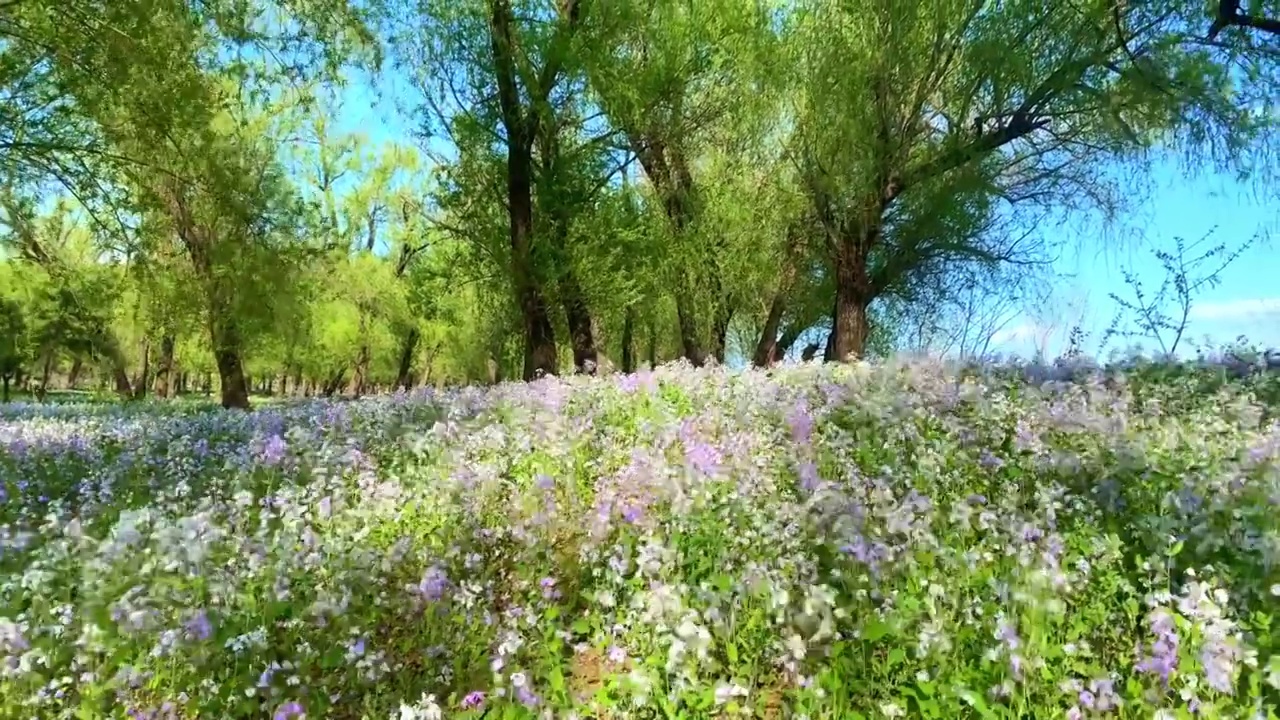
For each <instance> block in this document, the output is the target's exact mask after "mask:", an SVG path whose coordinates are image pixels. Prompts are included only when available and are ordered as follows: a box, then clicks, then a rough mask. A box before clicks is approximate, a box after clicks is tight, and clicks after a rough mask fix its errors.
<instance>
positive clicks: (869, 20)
mask: <svg viewBox="0 0 1280 720" xmlns="http://www.w3.org/2000/svg"><path fill="white" fill-rule="evenodd" d="M1272 18H1280V2H1277V1H1276V0H1267V1H1266V2H1254V3H1246V4H1245V6H1243V7H1242V6H1241V3H1240V2H1238V0H1237V1H1235V2H1232V1H1231V0H1224V1H1223V2H1220V3H1219V2H1215V3H1212V4H1206V3H1205V2H1204V0H1152V1H1151V2H1141V3H1139V2H1132V1H1131V0H791V1H789V2H780V1H778V0H380V1H378V2H365V1H361V0H201V1H200V2H195V1H194V0H0V235H2V237H0V379H2V380H3V387H4V395H5V397H6V398H7V397H8V395H9V393H10V388H11V387H13V386H23V387H29V388H32V389H33V390H35V391H36V392H38V393H43V392H44V391H46V390H48V389H50V388H52V387H55V386H57V385H59V384H61V385H64V386H70V387H77V386H85V385H92V386H95V387H103V388H110V389H112V390H114V391H115V392H117V393H119V394H120V395H122V396H126V397H141V396H144V395H147V394H154V395H156V396H159V397H172V396H175V395H176V394H178V393H182V392H209V393H212V392H216V393H219V394H220V398H221V402H222V404H223V405H224V406H226V407H240V408H245V407H248V406H249V403H250V396H251V394H252V393H254V392H267V393H273V394H335V393H343V394H351V395H359V394H361V393H366V392H370V391H373V390H375V389H388V388H393V387H406V388H407V387H411V386H415V385H420V384H438V383H461V382H492V381H496V380H501V379H512V378H524V379H531V378H535V377H538V376H539V375H542V374H548V373H551V374H554V373H560V372H569V371H574V372H586V373H591V372H598V371H600V370H601V369H607V368H610V367H616V368H619V369H622V370H627V371H630V370H634V369H635V368H637V367H639V366H640V365H641V364H644V363H650V364H652V363H657V362H663V361H667V360H672V359H676V358H686V359H687V360H688V361H689V362H691V363H693V364H695V365H702V364H705V363H707V362H712V361H714V362H720V363H724V362H731V361H734V360H739V361H743V362H753V363H755V364H757V365H760V366H767V365H769V364H771V363H775V362H777V361H779V360H780V359H781V358H783V357H784V356H799V355H804V356H806V357H812V356H815V355H819V354H820V355H821V356H822V357H825V358H826V359H828V360H840V359H845V358H848V357H850V356H865V355H868V354H872V353H877V352H884V351H887V350H890V349H893V348H896V347H905V346H910V347H913V348H914V347H918V346H921V345H926V346H927V345H928V344H929V343H930V342H931V338H938V337H944V336H945V337H947V338H950V339H949V340H948V342H949V343H952V344H957V342H958V344H957V346H958V347H974V346H975V344H974V343H972V342H970V341H966V340H960V341H957V340H956V334H955V332H954V330H955V328H954V327H953V328H941V327H940V326H939V324H940V321H939V319H940V318H947V319H949V320H954V321H955V322H956V323H962V324H963V325H964V327H966V328H967V327H970V326H974V327H977V326H980V325H982V323H975V322H974V321H973V318H972V317H971V316H970V315H967V314H966V312H968V311H967V310H966V309H967V308H972V307H974V306H975V304H981V303H982V302H983V301H984V300H986V299H990V298H996V300H997V301H998V302H1007V301H1008V300H1009V299H1010V298H1013V297H1020V298H1027V297H1032V296H1034V295H1035V293H1036V292H1037V291H1038V290H1037V287H1038V283H1039V277H1038V275H1037V272H1038V271H1039V269H1041V268H1043V267H1044V265H1045V263H1047V262H1048V261H1049V259H1050V258H1051V257H1052V254H1053V252H1054V251H1055V249H1056V248H1055V246H1054V243H1053V241H1052V237H1053V235H1052V234H1050V233H1048V232H1047V231H1046V230H1045V228H1046V227H1048V226H1049V225H1050V224H1052V223H1053V222H1055V221H1057V220H1061V219H1063V218H1067V217H1070V216H1073V215H1075V214H1079V213H1101V214H1102V215H1103V216H1104V217H1111V216H1116V215H1118V214H1120V213H1122V212H1124V210H1125V209H1126V208H1128V207H1131V206H1132V204H1133V203H1134V202H1135V201H1136V200H1138V199H1140V198H1141V195H1142V193H1143V190H1144V187H1145V186H1146V185H1147V184H1148V180H1149V178H1148V176H1147V174H1146V172H1145V169H1146V168H1147V167H1148V166H1149V164H1150V163H1151V162H1152V159H1153V158H1156V157H1166V156H1169V157H1179V158H1181V159H1182V161H1183V162H1184V164H1185V165H1186V167H1187V168H1188V169H1189V170H1197V169H1203V170H1215V171H1221V170H1227V171H1233V172H1236V173H1238V174H1240V175H1241V176H1242V177H1248V178H1250V179H1252V180H1254V181H1258V182H1261V183H1262V184H1263V185H1264V186H1265V183H1266V180H1267V178H1268V177H1269V173H1270V171H1271V169H1272V167H1273V157H1272V154H1271V150H1272V149H1273V148H1276V147H1280V145H1276V144H1275V143H1276V130H1277V129H1278V127H1280V125H1278V124H1277V123H1278V122H1280V121H1278V120H1277V115H1276V101H1277V99H1280V92H1278V91H1280V75H1278V74H1277V71H1278V70H1280V21H1277V20H1274V19H1272ZM382 87H391V88H393V90H391V91H388V93H387V94H381V93H379V92H378V91H377V88H382ZM391 103H395V104H396V109H395V112H394V115H395V116H396V117H398V118H399V119H400V120H401V122H400V123H398V125H397V127H396V129H397V131H398V134H396V133H392V135H393V136H392V137H391V138H390V139H387V138H385V137H382V138H379V137H375V134H372V133H369V132H366V131H365V129H364V128H361V127H351V126H350V123H344V122H343V118H344V117H348V116H349V112H348V111H349V110H350V109H351V107H352V106H353V105H360V104H363V105H370V104H373V105H378V104H391ZM386 134H387V133H380V134H378V135H386ZM980 344H981V343H977V345H980ZM806 346H807V347H806Z"/></svg>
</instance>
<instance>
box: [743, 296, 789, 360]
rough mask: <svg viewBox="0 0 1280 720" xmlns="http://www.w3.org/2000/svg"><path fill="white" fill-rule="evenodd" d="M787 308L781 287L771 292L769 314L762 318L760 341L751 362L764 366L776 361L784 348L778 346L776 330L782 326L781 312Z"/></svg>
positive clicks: (785, 297)
mask: <svg viewBox="0 0 1280 720" xmlns="http://www.w3.org/2000/svg"><path fill="white" fill-rule="evenodd" d="M786 309H787V295H786V291H785V290H784V289H783V288H778V289H777V290H776V291H774V293H773V300H772V301H771V302H770V303H769V314H768V315H767V316H766V317H765V319H764V327H763V328H761V330H760V341H759V342H757V343H756V351H755V353H753V354H752V356H751V364H752V365H755V366H756V367H758V368H765V367H769V366H770V365H773V364H774V363H776V362H778V360H779V359H781V357H782V353H783V352H786V351H785V350H782V351H780V350H779V348H778V330H779V329H780V328H781V326H782V314H783V313H784V312H786Z"/></svg>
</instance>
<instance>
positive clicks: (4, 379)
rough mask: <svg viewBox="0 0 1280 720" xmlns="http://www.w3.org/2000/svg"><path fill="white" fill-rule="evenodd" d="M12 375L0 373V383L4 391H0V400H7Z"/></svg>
mask: <svg viewBox="0 0 1280 720" xmlns="http://www.w3.org/2000/svg"><path fill="white" fill-rule="evenodd" d="M11 377H12V376H10V375H7V374H6V375H0V385H3V386H4V391H3V392H2V393H0V402H9V380H10V378H11Z"/></svg>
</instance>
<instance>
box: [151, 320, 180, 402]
mask: <svg viewBox="0 0 1280 720" xmlns="http://www.w3.org/2000/svg"><path fill="white" fill-rule="evenodd" d="M173 346H174V338H173V336H172V335H165V336H163V337H161V338H160V367H159V368H158V369H157V370H156V385H155V393H156V397H158V398H170V397H173V394H174V385H175V382H174V377H173Z"/></svg>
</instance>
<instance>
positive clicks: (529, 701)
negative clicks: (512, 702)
mask: <svg viewBox="0 0 1280 720" xmlns="http://www.w3.org/2000/svg"><path fill="white" fill-rule="evenodd" d="M516 700H519V701H520V704H521V705H524V706H525V707H527V708H532V707H537V705H538V696H537V695H534V694H533V691H532V690H530V689H529V686H528V685H521V686H520V687H518V688H516Z"/></svg>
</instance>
